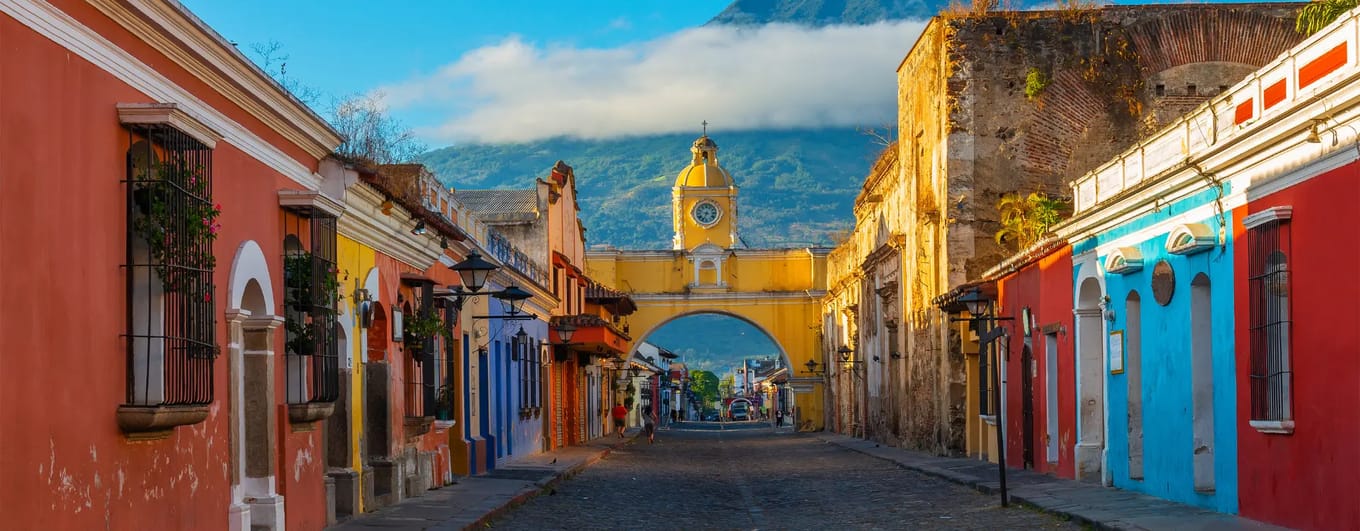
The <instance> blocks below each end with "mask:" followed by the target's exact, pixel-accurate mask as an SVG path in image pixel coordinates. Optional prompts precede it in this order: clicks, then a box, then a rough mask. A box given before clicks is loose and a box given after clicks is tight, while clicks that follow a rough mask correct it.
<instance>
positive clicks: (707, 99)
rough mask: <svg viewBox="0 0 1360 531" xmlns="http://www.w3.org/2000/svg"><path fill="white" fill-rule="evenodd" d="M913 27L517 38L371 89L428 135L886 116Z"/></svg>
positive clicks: (491, 138) (727, 126)
mask: <svg viewBox="0 0 1360 531" xmlns="http://www.w3.org/2000/svg"><path fill="white" fill-rule="evenodd" d="M923 26H924V23H922V22H914V21H913V22H896V23H879V24H874V25H869V26H829V27H824V28H805V27H800V26H791V25H785V24H772V25H767V26H762V27H759V28H736V27H724V26H716V27H715V26H706V27H701V28H695V29H690V30H685V31H682V32H678V33H675V34H672V35H668V36H666V37H662V38H659V39H655V40H652V41H648V42H643V43H634V44H628V45H624V46H621V47H617V48H608V49H599V48H580V47H573V46H564V45H547V46H543V45H538V44H535V43H531V42H527V41H525V40H524V39H522V38H520V37H509V38H507V39H505V40H504V41H502V42H500V43H498V44H495V45H492V46H486V47H482V48H478V49H476V50H473V51H471V52H468V53H466V54H464V55H463V56H462V57H460V58H459V59H458V61H456V62H454V63H452V64H449V65H446V66H444V67H442V68H440V69H439V70H438V71H437V72H435V73H434V74H432V75H429V76H424V77H420V78H416V79H411V80H408V81H405V82H401V83H396V84H392V85H388V86H384V87H381V88H380V89H379V90H380V91H382V93H384V94H385V101H386V103H387V104H388V105H390V106H391V107H392V108H393V109H395V110H399V111H401V110H404V111H419V112H420V113H421V114H433V115H434V116H437V117H440V118H439V119H438V125H435V126H429V127H424V128H421V129H420V130H418V131H417V132H418V133H419V134H420V135H421V136H422V137H424V138H427V139H429V140H432V141H437V142H443V141H483V142H503V141H525V140H534V139H541V138H547V137H553V136H563V135H565V136H575V137H581V138H605V137H612V136H621V135H629V134H650V133H666V132H677V131H693V130H695V129H697V128H698V123H699V122H700V121H702V120H708V121H709V122H710V123H711V124H712V126H711V127H712V129H714V130H739V129H752V128H761V127H775V128H782V127H815V126H846V125H882V124H884V123H892V122H894V121H895V119H894V116H895V112H896V111H895V109H896V107H895V103H894V98H895V97H896V94H897V81H896V73H895V70H896V68H897V65H898V63H899V62H901V60H902V57H904V56H905V55H906V53H907V51H908V49H909V48H910V46H911V45H912V43H914V42H915V41H916V38H917V37H918V36H919V35H920V33H921V28H922V27H923Z"/></svg>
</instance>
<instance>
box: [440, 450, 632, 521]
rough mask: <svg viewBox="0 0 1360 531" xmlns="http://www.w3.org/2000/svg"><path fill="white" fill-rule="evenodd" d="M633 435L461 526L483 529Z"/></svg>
mask: <svg viewBox="0 0 1360 531" xmlns="http://www.w3.org/2000/svg"><path fill="white" fill-rule="evenodd" d="M635 437H636V436H632V437H629V438H627V439H625V440H623V441H621V442H618V443H615V444H611V445H609V446H607V447H604V448H602V449H601V450H600V452H598V453H596V454H595V455H593V456H590V457H587V458H586V460H585V461H582V462H581V463H579V464H576V465H572V466H571V467H568V468H566V469H564V470H562V471H561V472H558V473H556V474H553V476H552V477H550V478H548V479H546V480H540V481H536V482H534V484H533V485H534V486H533V487H530V488H526V489H524V490H522V491H520V492H519V494H516V495H514V496H513V497H511V498H510V499H509V500H506V502H505V503H502V504H501V505H500V506H499V507H496V508H495V509H492V510H491V511H489V512H487V513H486V514H483V515H482V516H480V517H478V518H477V519H476V520H473V521H472V522H470V523H468V524H467V525H466V526H463V529H464V531H468V530H474V529H484V528H487V527H489V526H490V523H491V521H492V520H495V519H496V518H499V517H500V516H502V515H504V514H505V513H507V512H509V511H510V510H511V509H514V508H515V507H519V506H520V505H523V504H525V503H527V502H528V501H529V500H532V499H534V498H536V497H538V495H540V494H542V493H543V491H545V490H548V489H550V488H552V487H554V486H556V485H557V484H559V483H561V482H563V481H566V480H568V479H571V478H572V476H575V475H577V474H580V473H581V472H582V471H584V470H585V469H586V468H587V467H589V466H591V465H593V464H595V463H598V462H600V460H601V459H604V458H605V457H606V456H608V455H609V454H610V453H611V452H613V451H614V450H615V449H616V448H619V447H622V446H624V445H627V444H632V443H633V439H634V438H635Z"/></svg>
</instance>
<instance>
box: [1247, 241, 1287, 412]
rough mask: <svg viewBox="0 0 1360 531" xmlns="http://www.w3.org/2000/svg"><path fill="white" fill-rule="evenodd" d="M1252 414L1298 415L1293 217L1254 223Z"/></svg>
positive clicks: (1251, 262)
mask: <svg viewBox="0 0 1360 531" xmlns="http://www.w3.org/2000/svg"><path fill="white" fill-rule="evenodd" d="M1247 238H1248V241H1249V242H1250V243H1249V245H1250V250H1249V252H1250V255H1249V256H1248V271H1249V273H1248V275H1249V278H1248V283H1249V290H1250V291H1249V294H1248V297H1249V303H1250V305H1251V308H1250V328H1249V332H1248V334H1249V338H1250V349H1251V350H1250V356H1251V378H1250V380H1251V420H1260V421H1286V420H1292V419H1293V408H1292V404H1291V399H1292V389H1291V384H1292V381H1291V380H1292V376H1293V374H1292V372H1291V368H1290V342H1289V331H1290V320H1289V243H1290V238H1289V222H1288V221H1287V220H1272V221H1267V222H1265V223H1263V224H1260V225H1256V226H1254V227H1251V228H1249V229H1248V233H1247Z"/></svg>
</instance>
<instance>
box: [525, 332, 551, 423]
mask: <svg viewBox="0 0 1360 531" xmlns="http://www.w3.org/2000/svg"><path fill="white" fill-rule="evenodd" d="M529 354H530V355H531V356H533V362H532V364H531V365H530V366H529V405H530V406H532V407H533V408H534V413H535V414H537V413H538V412H539V411H540V410H541V409H542V408H543V388H542V385H543V371H544V368H543V358H544V357H545V356H546V355H547V349H546V348H544V345H543V341H542V340H539V339H535V340H533V344H532V345H531V346H530V348H529Z"/></svg>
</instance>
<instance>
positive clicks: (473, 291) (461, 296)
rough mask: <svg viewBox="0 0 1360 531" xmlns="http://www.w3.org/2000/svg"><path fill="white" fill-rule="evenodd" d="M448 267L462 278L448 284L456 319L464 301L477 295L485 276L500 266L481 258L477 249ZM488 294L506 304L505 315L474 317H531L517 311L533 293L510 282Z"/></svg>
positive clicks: (485, 278) (484, 281) (475, 317)
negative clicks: (457, 281)
mask: <svg viewBox="0 0 1360 531" xmlns="http://www.w3.org/2000/svg"><path fill="white" fill-rule="evenodd" d="M449 269H452V270H454V271H455V272H457V273H458V278H459V279H460V280H462V284H461V285H458V286H450V287H449V290H450V293H449V294H448V295H447V296H448V297H449V299H450V301H451V302H452V303H453V314H454V318H455V319H457V318H458V314H459V313H461V312H462V311H463V304H464V303H466V302H467V301H468V299H471V298H473V297H476V296H477V295H479V292H480V291H481V290H482V288H483V287H484V286H486V281H487V278H489V277H490V276H491V273H492V272H494V271H496V270H497V269H500V267H498V266H497V265H496V264H493V263H491V262H488V261H486V260H485V259H483V258H482V255H481V254H480V253H478V252H477V251H472V252H471V253H469V254H468V257H467V259H466V260H463V261H462V262H458V263H456V264H454V265H452V266H450V267H449ZM489 295H491V296H492V297H494V298H496V299H499V300H500V301H501V302H502V303H504V304H505V305H506V306H507V308H508V309H507V310H506V314H507V315H487V316H473V318H474V319H491V318H497V319H515V320H520V319H529V318H532V317H530V316H521V315H519V313H520V311H521V310H522V309H523V308H524V301H526V300H528V299H529V298H530V297H532V296H533V294H531V293H529V292H527V291H524V290H523V289H520V288H519V287H518V286H515V285H514V284H511V285H510V287H508V288H505V289H503V290H501V291H497V292H493V293H490V294H489Z"/></svg>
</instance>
